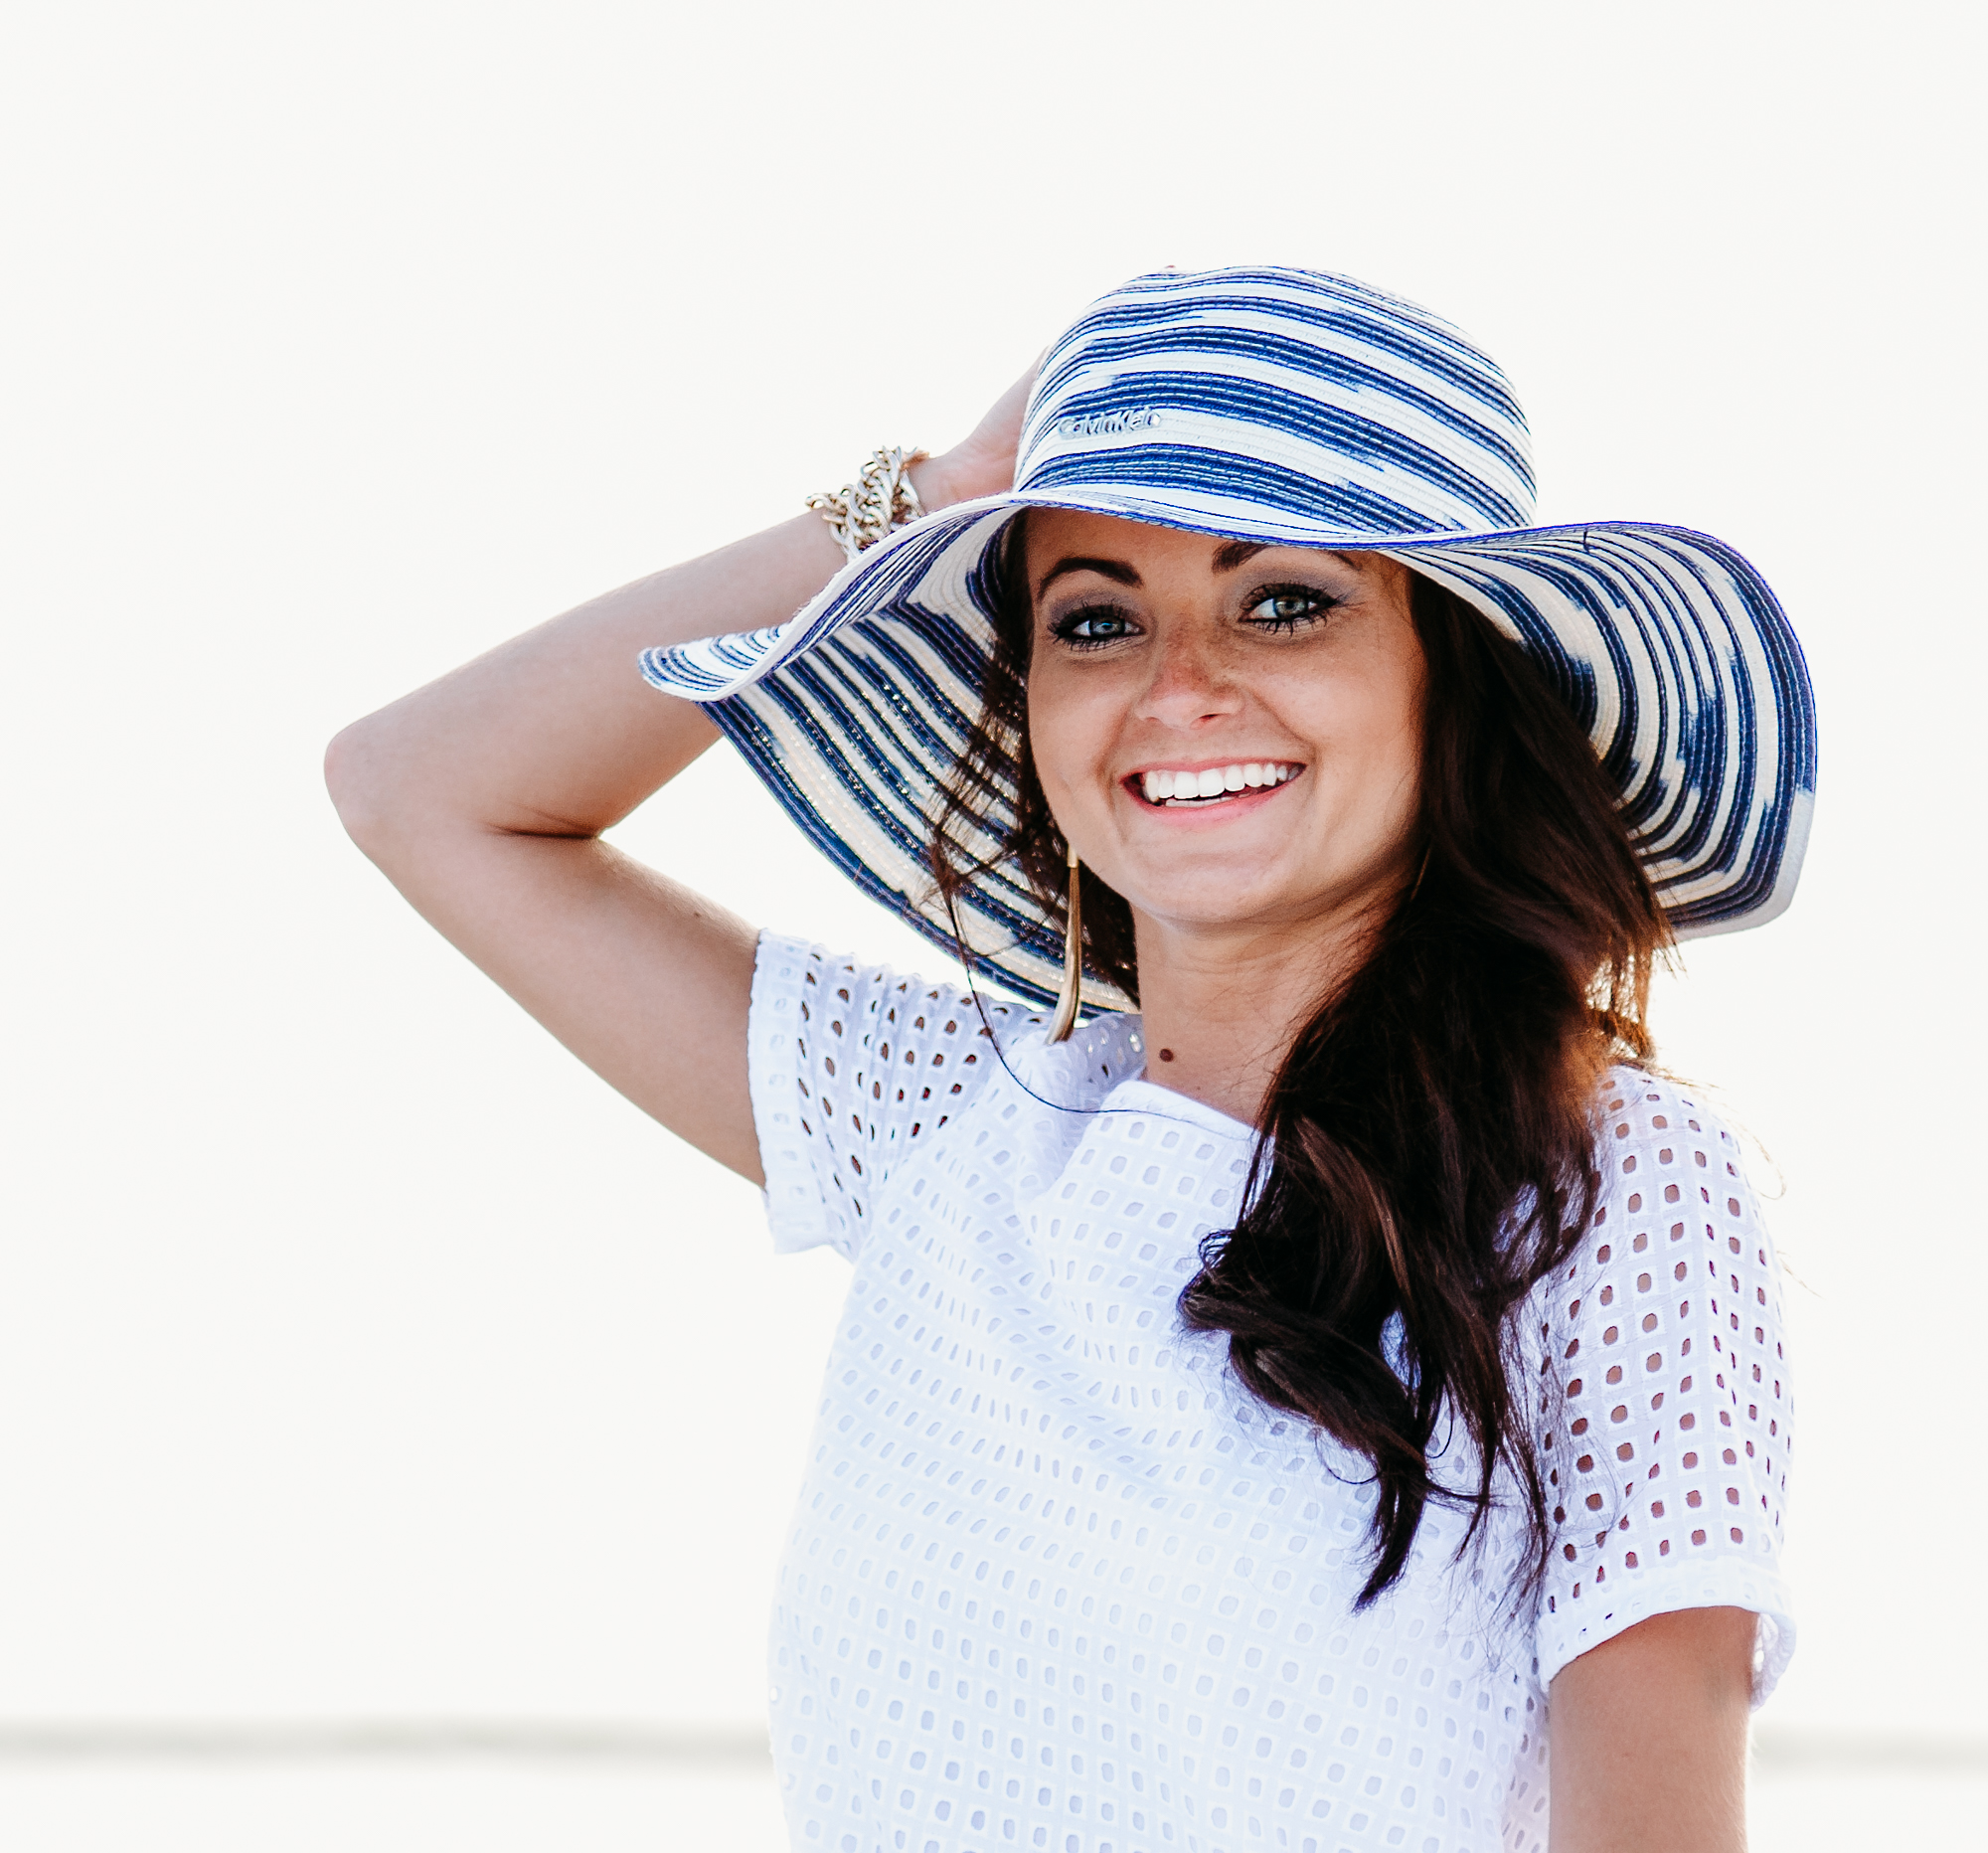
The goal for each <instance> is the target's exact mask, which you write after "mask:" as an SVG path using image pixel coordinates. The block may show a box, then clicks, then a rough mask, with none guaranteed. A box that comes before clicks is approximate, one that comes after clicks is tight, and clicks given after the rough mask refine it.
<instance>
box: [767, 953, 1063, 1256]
mask: <svg viewBox="0 0 1988 1853" xmlns="http://www.w3.org/2000/svg"><path fill="white" fill-rule="evenodd" d="M983 1011H984V1013H985V1021H983V1017H982V1013H983ZM1039 1020H1040V1019H1039V1018H1038V1017H1036V1016H1034V1015H1032V1014H1030V1013H1027V1012H1024V1011H1021V1010H1019V1009H1017V1008H1016V1007H1015V1006H1014V1005H1012V1004H1008V1003H1004V1002H1002V1001H1000V1000H999V999H996V998H986V999H983V1000H981V1002H980V1003H979V1004H977V1005H976V1003H975V1002H974V1000H973V999H972V998H970V997H968V996H966V995H965V994H964V993H963V992H961V991H960V990H959V989H957V988H956V987H953V986H945V985H927V984H925V983H924V982H923V981H922V980H921V979H917V978H903V977H900V976H899V975H898V974H897V973H896V972H894V971H892V970H890V969H889V968H888V967H886V966H881V965H859V964H857V963H856V962H855V961H854V960H852V959H847V958H832V957H830V956H828V955H827V954H825V953H824V952H822V950H821V949H820V948H819V947H818V946H811V945H809V944H808V942H807V941H806V940H803V939H790V938H783V937H781V936H779V935H778V934H775V933H764V934H761V935H760V939H759V949H758V956H757V960H756V963H755V966H754V970H753V979H752V1005H751V1015H750V1019H749V1029H748V1032H747V1034H748V1037H749V1049H748V1061H747V1068H748V1075H749V1082H750V1089H751V1095H752V1110H753V1115H754V1118H755V1121H756V1124H757V1126H758V1131H759V1161H760V1164H761V1165H762V1167H763V1168H764V1170H765V1173H766V1213H767V1218H768V1221H769V1222H770V1224H771V1228H772V1235H773V1247H774V1248H775V1249H776V1250H778V1251H779V1252H780V1253H782V1254H791V1253H793V1252H795V1251H797V1250H801V1249H809V1248H815V1247H818V1246H820V1245H822V1244H826V1245H828V1246H829V1247H831V1248H833V1249H835V1250H837V1251H838V1252H839V1253H841V1254H843V1255H845V1256H848V1257H850V1258H851V1259H854V1257H855V1254H856V1250H857V1247H858V1245H859V1243H860V1242H861V1240H862V1232H863V1230H864V1229H865V1228H866V1227H867V1225H868V1221H869V1213H870V1209H871V1206H872V1205H873V1204H874V1203H875V1201H876V1194H877V1192H878V1190H879V1189H880V1188H881V1187H882V1185H883V1184H884V1182H885V1180H886V1179H887V1178H888V1177H889V1176H890V1174H891V1169H892V1166H893V1164H894V1163H895V1162H896V1160H897V1158H898V1156H899V1154H900V1152H901V1151H903V1150H905V1149H908V1148H909V1147H910V1146H911V1144H912V1143H913V1142H914V1141H916V1140H917V1139H919V1138H922V1137H924V1136H925V1135H926V1134H927V1133H931V1132H936V1131H937V1130H938V1129H939V1128H940V1127H941V1126H943V1125H945V1124H946V1123H947V1121H948V1120H949V1119H950V1118H951V1117H953V1116H954V1115H956V1114H957V1113H958V1112H959V1111H960V1110H961V1109H962V1108H963V1107H964V1106H965V1104H966V1103H967V1102H968V1101H969V1100H970V1099H971V1098H972V1097H973V1095H975V1094H977V1093H978V1092H979V1089H980V1086H981V1084H982V1083H983V1082H984V1081H985V1080H986V1079H987V1077H988V1076H989V1075H990V1074H991V1073H992V1072H993V1069H994V1067H995V1064H994V1063H993V1062H992V1061H990V1060H989V1059H988V1058H989V1056H990V1055H991V1049H990V1047H989V1044H988V1031H987V1026H988V1025H989V1024H992V1025H995V1026H996V1027H1000V1028H1004V1029H1005V1028H1006V1027H1007V1026H1008V1025H1010V1024H1013V1025H1014V1026H1015V1027H1016V1028H1018V1029H1019V1028H1021V1027H1024V1026H1026V1025H1028V1024H1032V1023H1035V1022H1037V1021H1039Z"/></svg>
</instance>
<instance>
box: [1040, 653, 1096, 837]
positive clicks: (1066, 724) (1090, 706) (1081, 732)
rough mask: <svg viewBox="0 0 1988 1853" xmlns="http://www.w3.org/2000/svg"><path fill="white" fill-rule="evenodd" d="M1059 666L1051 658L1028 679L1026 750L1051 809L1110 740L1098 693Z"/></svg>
mask: <svg viewBox="0 0 1988 1853" xmlns="http://www.w3.org/2000/svg"><path fill="white" fill-rule="evenodd" d="M1063 667H1064V666H1063V665H1062V664H1060V663H1057V662H1056V661H1055V659H1054V658H1052V659H1050V661H1049V662H1047V663H1045V664H1044V665H1043V666H1042V668H1040V669H1039V670H1038V671H1037V672H1036V673H1035V674H1034V675H1032V676H1031V678H1030V681H1029V751H1030V754H1031V756H1032V757H1033V758H1034V759H1035V762H1036V777H1037V779H1038V780H1039V781H1040V782H1041V784H1042V787H1043V793H1044V795H1045V796H1046V797H1048V798H1049V800H1050V803H1051V807H1052V808H1055V807H1056V805H1057V804H1058V803H1059V802H1060V801H1067V800H1068V799H1069V798H1070V796H1071V795H1072V794H1073V793H1074V792H1077V791H1079V790H1080V789H1081V788H1082V787H1083V786H1084V785H1085V784H1086V783H1087V782H1088V774H1089V773H1091V772H1092V771H1093V770H1094V768H1095V766H1096V764H1097V763H1098V762H1099V760H1100V759H1101V758H1102V757H1103V755H1104V753H1105V751H1106V750H1107V749H1108V747H1109V744H1110V738H1111V733H1110V726H1109V720H1108V715H1107V714H1106V712H1105V711H1106V709H1107V708H1108V702H1100V700H1099V699H1098V697H1099V694H1100V693H1101V691H1100V690H1098V689H1097V688H1096V687H1094V686H1092V685H1090V684H1089V683H1088V682H1087V681H1086V679H1085V678H1083V677H1077V676H1070V675H1067V674H1063V673H1060V672H1061V671H1062V669H1063Z"/></svg>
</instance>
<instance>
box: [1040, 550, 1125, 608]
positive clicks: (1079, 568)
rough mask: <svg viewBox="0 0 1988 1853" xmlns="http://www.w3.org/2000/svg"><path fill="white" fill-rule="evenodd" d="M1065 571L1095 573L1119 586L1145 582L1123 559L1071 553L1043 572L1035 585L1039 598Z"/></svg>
mask: <svg viewBox="0 0 1988 1853" xmlns="http://www.w3.org/2000/svg"><path fill="white" fill-rule="evenodd" d="M1066 573H1095V574H1097V575H1098V576H1099V577H1100V578H1102V579H1108V580H1114V581H1116V582H1117V583H1118V584H1119V585H1120V586H1142V585H1144V584H1145V582H1144V581H1143V580H1141V579H1140V577H1139V576H1138V574H1137V573H1136V572H1134V571H1133V569H1132V568H1131V567H1130V566H1128V565H1127V564H1126V563H1125V562H1124V561H1123V560H1095V559H1092V558H1091V557H1090V556H1088V555H1086V554H1072V555H1070V556H1069V557H1068V558H1067V559H1063V560H1059V561H1058V562H1057V563H1056V565H1055V566H1053V567H1051V568H1050V570H1049V571H1048V572H1047V573H1045V574H1044V575H1043V577H1042V580H1041V583H1040V584H1039V585H1038V586H1037V587H1036V596H1037V597H1038V598H1040V597H1041V596H1042V595H1043V593H1044V592H1046V591H1048V590H1049V589H1050V587H1051V585H1052V584H1053V583H1054V582H1055V581H1057V580H1060V579H1062V578H1063V576H1064V575H1065V574H1066Z"/></svg>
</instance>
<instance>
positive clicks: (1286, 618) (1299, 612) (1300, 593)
mask: <svg viewBox="0 0 1988 1853" xmlns="http://www.w3.org/2000/svg"><path fill="white" fill-rule="evenodd" d="M1338 602H1339V600H1338V599H1337V598H1334V597H1332V596H1331V595H1330V594H1329V593H1326V592H1322V591H1314V590H1312V588H1311V587H1309V586H1266V587H1264V588H1263V589H1262V590H1260V591H1259V592H1257V593H1256V595H1255V597H1254V599H1253V600H1252V601H1251V602H1250V605H1249V607H1248V609H1247V610H1246V611H1245V612H1244V613H1243V615H1244V616H1245V617H1246V618H1247V619H1248V621H1249V622H1250V623H1252V624H1255V625H1257V626H1258V627H1259V628H1261V629H1264V630H1295V629H1296V628H1297V627H1298V626H1299V625H1300V624H1308V623H1315V622H1317V621H1318V620H1319V619H1320V618H1322V617H1324V616H1325V614H1326V613H1327V612H1328V611H1330V610H1331V609H1332V607H1333V606H1334V605H1335V604H1337V603H1338Z"/></svg>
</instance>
